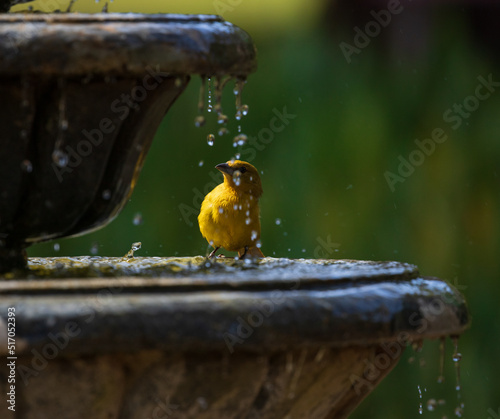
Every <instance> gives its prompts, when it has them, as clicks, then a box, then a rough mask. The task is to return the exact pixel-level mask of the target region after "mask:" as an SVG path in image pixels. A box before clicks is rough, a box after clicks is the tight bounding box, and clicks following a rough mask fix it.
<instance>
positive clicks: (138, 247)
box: [124, 242, 142, 258]
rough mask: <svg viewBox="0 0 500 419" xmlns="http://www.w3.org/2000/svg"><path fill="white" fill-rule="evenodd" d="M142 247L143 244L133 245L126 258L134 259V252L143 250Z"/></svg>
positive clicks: (136, 243)
mask: <svg viewBox="0 0 500 419" xmlns="http://www.w3.org/2000/svg"><path fill="white" fill-rule="evenodd" d="M141 246H142V243H141V242H135V243H132V246H131V248H130V250H129V251H128V252H127V254H126V255H125V256H124V257H126V258H133V257H134V252H137V251H138V250H139V249H140V248H141Z"/></svg>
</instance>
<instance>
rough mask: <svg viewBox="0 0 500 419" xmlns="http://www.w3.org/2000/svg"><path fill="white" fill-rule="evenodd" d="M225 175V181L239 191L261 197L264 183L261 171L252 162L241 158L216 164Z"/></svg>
mask: <svg viewBox="0 0 500 419" xmlns="http://www.w3.org/2000/svg"><path fill="white" fill-rule="evenodd" d="M215 168H216V169H218V170H220V171H221V172H222V174H223V175H224V182H225V183H226V184H227V185H229V186H230V187H232V188H234V189H236V190H237V191H239V192H244V193H248V194H250V195H253V196H255V197H256V198H259V197H260V196H261V195H262V183H261V181H260V176H259V172H258V171H257V169H256V168H255V167H254V166H252V165H251V164H250V163H247V162H246V161H241V160H229V161H228V162H227V163H221V164H218V165H217V166H215Z"/></svg>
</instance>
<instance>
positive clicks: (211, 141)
mask: <svg viewBox="0 0 500 419" xmlns="http://www.w3.org/2000/svg"><path fill="white" fill-rule="evenodd" d="M214 140H215V135H213V134H208V135H207V144H208V145H209V146H210V147H212V146H213V145H214Z"/></svg>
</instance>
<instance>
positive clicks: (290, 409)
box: [0, 257, 468, 418]
mask: <svg viewBox="0 0 500 419" xmlns="http://www.w3.org/2000/svg"><path fill="white" fill-rule="evenodd" d="M8 307H15V312H16V336H17V337H16V340H17V343H16V355H17V356H18V360H17V373H18V387H17V388H18V390H17V391H18V394H19V400H21V401H22V402H19V403H22V406H21V408H22V411H23V412H24V413H23V417H26V418H32V417H33V418H34V417H37V418H39V417H56V416H57V415H59V416H61V417H65V418H69V417H71V418H88V417H93V418H105V417H106V418H139V417H141V418H143V417H151V415H152V414H153V413H152V412H154V411H155V409H160V408H162V407H161V406H163V408H164V410H165V409H167V410H170V411H171V412H172V415H174V414H175V417H182V418H200V417H201V418H205V417H206V418H214V417H218V418H242V417H247V418H253V417H255V418H257V417H259V418H277V417H283V418H284V417H291V418H295V417H297V418H299V417H300V418H302V417H307V418H330V417H335V418H343V417H347V416H348V414H349V413H350V412H351V411H352V410H353V409H354V408H355V407H356V406H357V405H358V404H359V403H360V402H361V400H362V399H363V398H364V397H365V396H366V395H367V394H368V393H369V392H370V391H371V390H372V389H373V388H374V387H375V386H376V385H377V384H378V383H379V382H380V380H381V379H382V378H383V377H384V376H385V375H386V374H388V373H389V371H390V370H391V369H392V368H393V367H394V366H395V365H396V363H397V361H398V359H399V357H400V356H401V354H402V353H403V351H404V349H405V347H406V345H407V344H408V343H412V342H419V341H422V340H423V339H433V338H438V337H441V336H449V335H459V334H461V333H462V332H463V331H464V330H465V329H466V328H467V327H468V312H467V307H466V304H465V301H464V299H463V297H462V296H461V295H460V293H459V292H458V291H457V290H456V289H454V288H453V287H452V286H450V285H449V284H447V283H445V282H444V281H441V280H439V279H435V278H423V277H420V275H419V272H418V270H417V268H416V267H415V266H413V265H409V264H404V263H398V262H370V261H349V260H289V259H275V258H265V259H263V260H261V261H259V262H254V263H252V262H246V261H237V262H235V261H234V260H233V259H229V258H228V259H218V260H217V261H216V262H215V263H211V262H208V261H206V260H205V259H204V258H201V257H196V258H111V259H104V258H99V257H83V258H55V259H53V258H49V259H42V258H32V259H30V262H29V271H28V273H27V274H26V277H25V278H9V280H3V281H1V282H0V313H1V316H2V318H1V320H0V336H1V335H2V331H3V332H4V333H5V330H6V321H7V320H6V313H7V312H8V311H7V309H8ZM2 339H3V338H2ZM4 348H5V347H3V348H2V350H5V349H4ZM2 355H5V353H2ZM367 361H369V362H370V363H371V364H374V365H376V366H378V369H377V371H376V374H374V371H373V370H372V369H371V370H370V371H368V369H367ZM2 368H5V367H2ZM6 385H7V384H6V381H5V380H4V381H3V382H2V383H1V384H0V386H6ZM1 390H2V391H5V390H6V388H2V389H1ZM40 400H44V401H45V403H44V404H43V405H42V406H41V405H40V403H39V401H40ZM47 401H48V402H47ZM2 403H5V402H4V401H0V408H3V406H2ZM5 409H6V407H5ZM89 409H90V410H89ZM4 411H6V410H4ZM69 411H71V414H70V416H68V413H67V412H69ZM287 415H288V416H287ZM153 417H154V416H153ZM167 417H168V416H167Z"/></svg>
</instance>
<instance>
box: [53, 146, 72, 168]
mask: <svg viewBox="0 0 500 419" xmlns="http://www.w3.org/2000/svg"><path fill="white" fill-rule="evenodd" d="M52 161H53V162H54V163H55V164H56V166H58V167H66V166H67V165H68V162H69V156H68V154H67V153H65V152H64V151H62V150H60V149H58V148H56V149H55V150H54V151H53V152H52Z"/></svg>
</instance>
